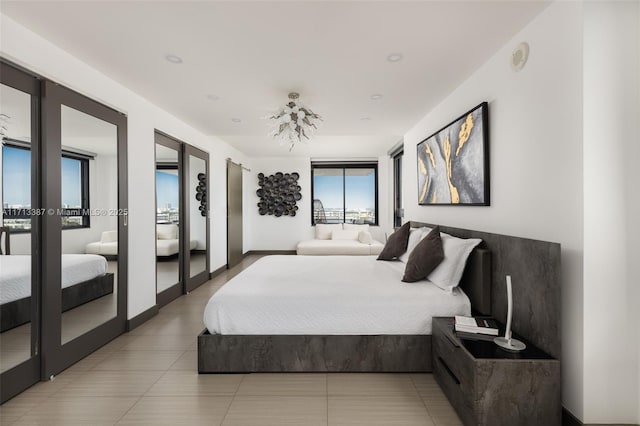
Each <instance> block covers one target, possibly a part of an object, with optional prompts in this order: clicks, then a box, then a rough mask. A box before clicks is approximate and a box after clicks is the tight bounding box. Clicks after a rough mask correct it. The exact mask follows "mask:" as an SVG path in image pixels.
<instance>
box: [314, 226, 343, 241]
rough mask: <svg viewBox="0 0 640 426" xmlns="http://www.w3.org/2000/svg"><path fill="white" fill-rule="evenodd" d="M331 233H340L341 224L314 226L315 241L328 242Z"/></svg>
mask: <svg viewBox="0 0 640 426" xmlns="http://www.w3.org/2000/svg"><path fill="white" fill-rule="evenodd" d="M333 231H342V224H341V223H335V224H331V223H319V224H317V225H316V240H330V239H331V233H332V232H333Z"/></svg>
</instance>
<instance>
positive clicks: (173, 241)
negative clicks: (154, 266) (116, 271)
mask: <svg viewBox="0 0 640 426" xmlns="http://www.w3.org/2000/svg"><path fill="white" fill-rule="evenodd" d="M156 226H157V231H156V236H157V239H156V255H157V256H163V257H165V256H173V255H174V254H177V253H178V252H179V251H180V240H179V238H178V225H175V224H158V225H156ZM197 244H198V242H197V241H195V240H192V241H191V243H190V244H189V247H190V249H191V250H193V249H195V248H196V246H197ZM85 252H86V253H88V254H100V255H103V256H117V255H118V232H117V231H105V232H103V233H102V236H101V237H100V241H97V242H94V243H89V244H87V246H86V248H85Z"/></svg>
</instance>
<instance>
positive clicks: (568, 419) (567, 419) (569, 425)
mask: <svg viewBox="0 0 640 426" xmlns="http://www.w3.org/2000/svg"><path fill="white" fill-rule="evenodd" d="M562 426H638V425H634V424H632V423H627V424H620V423H598V424H597V425H596V424H594V423H588V424H585V423H582V422H581V421H580V420H578V418H577V417H576V416H574V415H573V414H571V412H570V411H569V410H567V409H566V408H564V407H562Z"/></svg>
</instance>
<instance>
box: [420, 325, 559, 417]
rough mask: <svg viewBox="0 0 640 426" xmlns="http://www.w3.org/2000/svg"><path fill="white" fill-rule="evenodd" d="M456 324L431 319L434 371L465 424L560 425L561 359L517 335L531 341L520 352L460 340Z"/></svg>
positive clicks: (485, 342) (483, 343) (476, 341)
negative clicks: (455, 327) (456, 331)
mask: <svg viewBox="0 0 640 426" xmlns="http://www.w3.org/2000/svg"><path fill="white" fill-rule="evenodd" d="M453 326H454V319H453V318H450V317H441V318H434V319H433V339H432V345H433V346H432V350H433V354H432V355H433V373H434V375H435V379H436V381H437V382H438V384H439V385H440V387H441V388H442V390H443V391H444V393H445V395H446V396H447V398H448V399H449V401H450V402H451V404H452V405H453V407H454V408H455V410H456V412H457V413H458V415H459V416H460V419H461V420H462V422H463V423H464V424H465V425H467V426H470V425H478V426H500V425H505V426H515V425H517V426H527V425H531V426H541V425H544V426H555V425H558V426H559V425H560V422H561V414H562V413H561V410H562V408H561V407H562V405H561V395H560V361H558V360H556V359H554V358H552V357H551V356H550V355H548V354H546V353H545V352H543V351H541V350H540V349H538V348H536V347H535V346H534V345H532V344H531V343H530V342H527V341H526V340H524V339H521V338H520V337H519V336H515V334H514V337H518V339H520V340H524V341H525V343H526V344H527V349H525V350H524V351H522V352H519V353H512V352H507V351H505V350H503V349H500V348H499V347H498V346H497V345H495V344H494V343H493V342H491V341H483V340H470V339H460V338H458V337H457V336H456V333H455V331H454V327H453Z"/></svg>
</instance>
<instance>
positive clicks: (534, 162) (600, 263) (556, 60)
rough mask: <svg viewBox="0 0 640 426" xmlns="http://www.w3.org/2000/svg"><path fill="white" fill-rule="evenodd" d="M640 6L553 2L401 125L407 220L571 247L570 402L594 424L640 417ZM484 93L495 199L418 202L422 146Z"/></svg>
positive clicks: (566, 252) (566, 261)
mask: <svg viewBox="0 0 640 426" xmlns="http://www.w3.org/2000/svg"><path fill="white" fill-rule="evenodd" d="M639 9H640V5H639V4H638V3H635V2H586V3H584V4H582V3H562V2H559V3H554V4H552V5H551V6H550V7H549V8H548V9H546V10H545V11H544V12H542V13H541V14H540V15H539V16H538V17H537V18H536V19H535V20H534V21H533V22H532V23H530V24H529V25H528V26H527V27H525V28H524V29H523V30H522V31H521V32H520V33H519V34H517V35H516V36H515V37H514V38H513V39H512V40H511V42H510V43H507V45H505V46H504V47H503V48H502V49H501V50H500V51H499V52H497V54H496V55H495V56H494V57H493V58H491V59H490V60H489V61H488V62H487V63H486V64H485V65H484V66H483V67H481V68H480V69H479V70H478V71H477V72H476V73H474V74H473V75H472V76H471V77H470V78H469V79H468V80H467V81H466V82H465V83H463V84H462V85H461V86H460V87H458V88H457V89H456V91H454V92H453V93H452V94H451V95H450V96H449V97H447V98H446V99H445V100H444V101H443V102H442V103H441V104H440V105H438V107H436V108H435V109H434V110H433V111H431V112H430V113H429V114H428V115H427V116H426V117H425V118H424V119H423V120H422V121H421V122H420V123H418V124H417V125H416V126H415V127H414V128H413V129H412V130H411V131H409V132H408V133H407V134H406V135H405V165H406V167H405V169H404V173H403V177H404V182H405V185H404V188H405V193H404V202H405V211H406V218H407V219H418V220H424V221H429V222H436V223H444V224H447V225H452V226H460V227H466V228H472V229H479V230H484V231H488V232H499V233H502V234H509V235H518V236H522V237H529V238H535V239H541V240H548V241H556V242H559V243H561V244H562V286H563V287H562V330H563V348H562V350H563V355H562V362H563V364H562V371H563V373H562V375H563V377H562V386H563V388H562V394H563V405H564V406H565V407H566V408H567V409H569V411H571V412H572V413H573V414H574V415H576V416H577V417H578V418H579V419H580V420H582V421H583V422H584V423H638V422H639V421H640V413H639V412H638V408H637V407H638V406H639V402H640V390H639V387H640V372H639V365H640V354H639V348H640V335H639V332H638V324H639V323H640V321H639V320H640V317H639V313H638V309H637V306H638V303H639V302H640V297H639V295H640V289H639V288H638V285H637V283H638V282H640V278H639V273H638V270H637V265H635V263H634V262H633V260H637V259H639V258H640V255H639V250H638V247H637V244H636V241H638V238H640V234H639V232H638V229H639V225H638V220H637V218H638V217H640V212H639V206H638V197H636V196H635V194H637V184H638V182H640V173H639V171H638V167H637V164H638V160H639V159H640V156H639V155H638V152H639V149H638V137H639V135H640V130H639V123H638V117H640V87H639V86H640V82H639V81H638V80H639V76H640V66H639V60H640V46H639V44H640V37H639V36H640V33H639V29H638V28H639V23H640V11H639ZM521 41H527V42H528V43H529V44H530V46H531V56H530V59H529V63H528V64H527V66H526V67H525V68H524V70H522V71H521V72H520V73H513V72H512V71H511V70H510V69H509V57H510V53H511V50H512V49H513V48H514V47H515V46H516V45H517V44H518V43H519V42H521ZM483 100H487V101H489V116H490V151H491V182H492V183H491V191H492V194H491V197H492V201H491V207H477V208H476V207H473V208H456V207H419V206H417V202H416V200H417V185H416V170H415V167H412V166H411V165H412V164H415V161H416V159H415V149H413V147H414V146H415V145H416V144H417V143H418V142H420V140H422V139H423V138H425V137H427V136H429V135H430V134H431V133H433V132H434V131H435V130H437V129H439V128H440V127H442V125H444V124H446V123H448V122H449V121H451V119H453V118H455V117H457V116H459V115H460V114H461V113H463V112H464V111H466V110H468V109H470V108H471V107H473V106H475V105H477V104H478V103H480V102H481V101H483ZM636 263H637V262H636Z"/></svg>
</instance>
